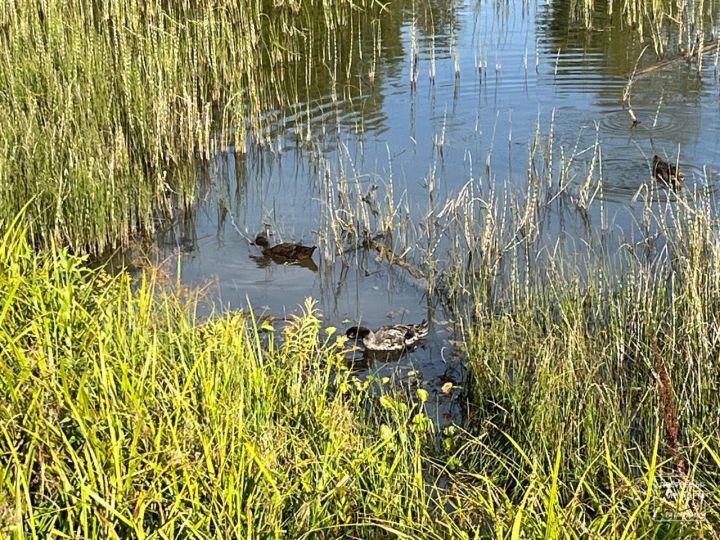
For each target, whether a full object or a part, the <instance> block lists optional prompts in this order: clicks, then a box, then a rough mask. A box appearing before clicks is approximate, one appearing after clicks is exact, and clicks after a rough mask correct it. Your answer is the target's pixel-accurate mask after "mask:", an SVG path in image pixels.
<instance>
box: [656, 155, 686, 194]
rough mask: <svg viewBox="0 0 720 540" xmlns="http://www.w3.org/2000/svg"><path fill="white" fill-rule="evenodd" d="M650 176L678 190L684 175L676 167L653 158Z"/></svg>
mask: <svg viewBox="0 0 720 540" xmlns="http://www.w3.org/2000/svg"><path fill="white" fill-rule="evenodd" d="M652 175H653V178H655V180H657V181H659V182H662V183H663V184H667V185H668V186H670V187H673V188H678V187H680V185H681V182H682V181H683V179H684V178H685V175H684V174H683V173H682V172H681V171H680V170H679V169H678V167H677V166H676V165H673V164H672V163H668V162H667V161H665V160H664V159H662V158H661V157H660V156H657V155H656V156H653V161H652Z"/></svg>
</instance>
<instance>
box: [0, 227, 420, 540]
mask: <svg viewBox="0 0 720 540" xmlns="http://www.w3.org/2000/svg"><path fill="white" fill-rule="evenodd" d="M20 232H22V230H21V229H12V230H11V232H8V233H7V234H6V235H5V236H4V237H3V238H2V241H1V242H0V306H1V307H0V329H1V330H0V396H1V398H0V403H1V405H0V478H1V479H2V484H1V487H0V531H2V534H3V536H5V537H7V536H10V537H15V538H24V537H30V538H46V537H48V536H53V535H68V536H71V537H80V538H128V537H138V538H148V537H158V538H178V537H191V538H210V537H247V538H268V537H277V538H279V537H291V538H297V537H301V536H303V535H307V536H309V537H339V536H343V535H345V534H356V535H362V536H376V535H377V534H381V532H382V530H383V529H385V528H397V529H398V530H400V531H406V533H408V534H411V532H412V531H419V530H421V529H423V528H424V527H428V528H430V529H431V528H433V527H434V524H433V522H432V520H431V518H430V508H431V505H430V504H429V503H428V499H427V485H426V483H425V473H424V469H425V464H424V458H423V457H422V455H421V451H420V450H421V448H423V447H425V446H426V444H427V441H428V430H429V428H430V424H429V421H428V420H427V418H426V417H424V416H423V414H422V412H421V408H420V404H419V402H417V400H415V401H414V402H410V403H407V404H406V403H405V402H403V401H401V400H399V399H395V398H393V397H392V395H386V396H385V397H384V398H383V400H382V405H381V404H380V402H379V399H378V396H377V395H374V394H372V393H370V392H369V390H368V388H369V384H370V383H368V382H361V381H359V380H358V379H357V378H355V377H354V376H353V375H352V373H351V372H349V371H348V370H347V369H346V367H345V365H344V363H343V360H342V356H341V354H340V353H339V352H338V348H337V345H336V337H335V335H333V333H332V330H327V329H325V328H323V327H322V325H321V324H320V321H319V320H318V319H317V318H316V317H315V315H314V314H313V312H312V305H311V304H308V305H307V306H306V310H307V311H306V315H305V316H304V317H302V318H299V319H297V320H296V321H294V322H293V323H292V324H290V325H289V327H288V328H287V329H286V330H285V331H283V332H282V336H281V338H280V337H279V338H275V336H274V335H273V333H262V332H261V331H260V330H259V325H256V324H255V323H254V321H253V320H252V318H250V316H246V315H241V314H227V315H224V316H217V317H214V318H211V319H210V320H207V321H205V322H201V321H199V320H198V319H197V317H196V315H195V308H196V305H197V303H196V299H193V298H191V299H186V300H184V301H183V300H180V298H179V297H178V296H176V295H173V294H170V293H164V292H162V291H161V290H160V289H159V287H158V286H156V283H155V282H154V281H153V279H152V276H150V275H148V276H147V277H146V278H145V279H143V280H142V281H141V282H140V283H139V284H138V285H137V287H133V286H132V285H131V283H130V279H129V278H128V277H127V276H123V275H121V276H118V277H109V276H108V275H107V274H106V273H105V272H104V271H103V270H89V269H87V267H86V266H85V264H84V261H83V260H82V259H81V258H78V257H76V256H72V255H70V254H68V253H67V252H66V251H65V250H62V249H52V250H51V251H50V252H48V253H47V254H45V255H41V256H38V255H37V254H36V253H35V252H34V251H33V250H32V248H31V247H30V246H29V245H28V243H27V241H26V239H25V235H24V234H20ZM278 333H279V334H280V332H279V331H278ZM373 531H375V532H373Z"/></svg>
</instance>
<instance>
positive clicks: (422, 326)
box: [345, 319, 429, 351]
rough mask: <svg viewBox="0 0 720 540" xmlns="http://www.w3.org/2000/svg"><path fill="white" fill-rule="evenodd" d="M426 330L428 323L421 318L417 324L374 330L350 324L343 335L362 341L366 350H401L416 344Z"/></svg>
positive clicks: (394, 325)
mask: <svg viewBox="0 0 720 540" xmlns="http://www.w3.org/2000/svg"><path fill="white" fill-rule="evenodd" d="M428 331H429V327H428V323H427V321H426V320H425V319H423V321H422V322H421V323H419V324H392V325H388V326H381V327H380V328H378V329H376V330H370V329H369V328H365V327H364V326H352V327H350V328H348V329H347V331H346V332H345V335H346V336H347V337H348V339H351V340H353V341H362V344H363V345H364V347H365V350H367V351H402V350H407V349H411V348H413V347H414V346H415V345H417V343H418V342H419V341H420V340H421V339H422V338H424V337H425V336H427V335H428Z"/></svg>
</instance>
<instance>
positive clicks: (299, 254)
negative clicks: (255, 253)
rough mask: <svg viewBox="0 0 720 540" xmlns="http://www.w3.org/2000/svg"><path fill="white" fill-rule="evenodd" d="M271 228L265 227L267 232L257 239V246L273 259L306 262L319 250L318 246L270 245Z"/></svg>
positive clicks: (291, 243) (285, 243) (287, 243)
mask: <svg viewBox="0 0 720 540" xmlns="http://www.w3.org/2000/svg"><path fill="white" fill-rule="evenodd" d="M268 236H269V227H268V226H267V225H266V226H265V232H262V233H260V234H258V235H257V236H256V237H255V245H257V246H260V247H261V248H262V254H263V255H265V256H266V257H270V258H271V259H274V260H278V261H283V262H286V261H287V262H291V261H304V260H307V259H310V258H311V257H312V255H313V253H314V252H315V250H316V249H317V246H303V245H302V244H296V243H293V242H283V243H282V244H276V245H274V246H271V245H270V241H269V240H268Z"/></svg>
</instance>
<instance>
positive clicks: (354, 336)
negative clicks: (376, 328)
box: [345, 326, 370, 341]
mask: <svg viewBox="0 0 720 540" xmlns="http://www.w3.org/2000/svg"><path fill="white" fill-rule="evenodd" d="M345 335H346V336H347V338H348V339H350V340H353V341H357V340H360V339H365V338H366V337H368V336H369V335H370V329H369V328H365V327H364V326H351V327H350V328H348V329H347V331H346V332H345Z"/></svg>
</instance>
